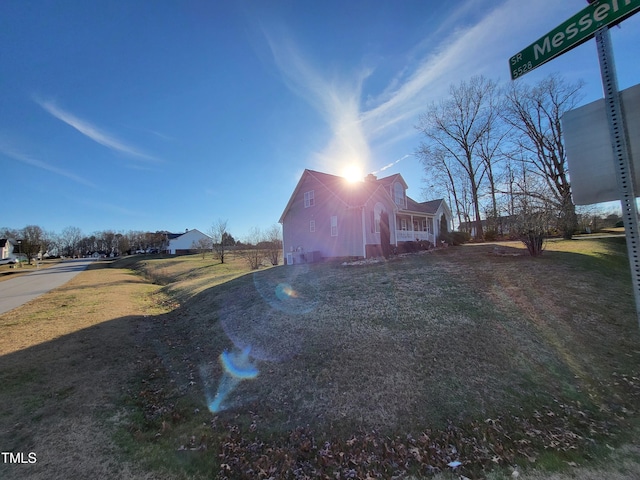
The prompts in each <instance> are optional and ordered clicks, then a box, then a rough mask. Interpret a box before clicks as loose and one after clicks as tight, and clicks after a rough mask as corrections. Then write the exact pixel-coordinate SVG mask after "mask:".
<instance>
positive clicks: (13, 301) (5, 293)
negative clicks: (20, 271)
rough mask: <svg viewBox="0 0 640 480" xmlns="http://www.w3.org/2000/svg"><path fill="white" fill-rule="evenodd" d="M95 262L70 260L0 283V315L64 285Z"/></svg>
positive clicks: (91, 260)
mask: <svg viewBox="0 0 640 480" xmlns="http://www.w3.org/2000/svg"><path fill="white" fill-rule="evenodd" d="M93 262H95V259H93V258H90V259H87V258H79V259H68V260H65V261H63V262H60V263H58V264H57V265H54V266H52V267H49V268H42V269H39V270H34V271H33V272H30V273H28V274H26V275H21V276H19V277H16V278H11V279H9V280H5V281H3V282H0V315H1V314H3V313H5V312H8V311H10V310H13V309H14V308H17V307H19V306H20V305H23V304H25V303H27V302H29V301H31V300H33V299H34V298H37V297H39V296H40V295H42V294H43V293H47V292H48V291H50V290H53V289H54V288H57V287H59V286H61V285H64V284H65V283H67V282H68V281H69V280H71V279H72V278H73V277H75V276H76V275H77V274H78V273H80V272H81V271H83V270H85V269H86V268H87V267H88V266H89V264H91V263H93Z"/></svg>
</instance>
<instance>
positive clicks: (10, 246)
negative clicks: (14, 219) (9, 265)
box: [0, 238, 18, 260]
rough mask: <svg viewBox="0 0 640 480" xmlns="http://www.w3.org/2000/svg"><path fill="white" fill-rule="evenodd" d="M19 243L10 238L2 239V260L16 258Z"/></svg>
mask: <svg viewBox="0 0 640 480" xmlns="http://www.w3.org/2000/svg"><path fill="white" fill-rule="evenodd" d="M17 245H18V243H17V242H16V241H15V240H11V239H10V238H0V260H4V259H5V258H14V257H15V256H16V255H14V253H18V248H17Z"/></svg>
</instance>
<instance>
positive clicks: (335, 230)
mask: <svg viewBox="0 0 640 480" xmlns="http://www.w3.org/2000/svg"><path fill="white" fill-rule="evenodd" d="M331 236H332V237H337V236H338V217H336V216H335V215H333V216H332V217H331Z"/></svg>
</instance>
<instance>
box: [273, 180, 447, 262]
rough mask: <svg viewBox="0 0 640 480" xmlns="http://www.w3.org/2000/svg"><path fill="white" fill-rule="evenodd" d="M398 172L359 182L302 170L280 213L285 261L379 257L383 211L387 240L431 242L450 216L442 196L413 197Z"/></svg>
mask: <svg viewBox="0 0 640 480" xmlns="http://www.w3.org/2000/svg"><path fill="white" fill-rule="evenodd" d="M407 188H408V187H407V184H406V182H405V181H404V179H403V178H402V176H401V175H399V174H396V175H391V176H389V177H384V178H381V179H378V178H376V177H375V176H374V175H368V176H367V178H366V179H365V181H364V182H354V183H350V182H348V181H347V180H346V179H344V178H342V177H338V176H335V175H329V174H327V173H321V172H317V171H313V170H305V171H304V172H303V174H302V177H301V178H300V180H299V181H298V184H297V185H296V188H295V190H294V191H293V194H292V195H291V198H290V199H289V203H287V206H286V207H285V209H284V212H283V213H282V216H281V217H280V223H281V224H282V237H283V249H284V257H285V259H286V260H287V263H289V264H290V263H297V262H305V261H314V260H317V259H320V258H341V257H360V258H369V257H374V256H379V255H380V253H381V250H380V214H381V213H382V212H386V213H387V214H388V216H389V227H390V236H391V244H392V245H399V244H400V243H402V242H408V241H419V240H426V241H429V242H431V243H432V244H435V243H436V241H437V238H438V235H439V234H440V231H441V228H443V227H445V226H446V229H447V230H448V231H451V227H452V225H453V222H452V220H453V216H452V214H451V211H450V210H449V207H448V206H447V204H446V202H445V201H444V200H442V199H440V200H432V201H429V202H422V203H420V202H416V201H415V200H413V199H411V198H410V197H408V196H407V194H406V190H407Z"/></svg>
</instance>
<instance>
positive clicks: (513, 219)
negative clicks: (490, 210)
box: [458, 215, 519, 237]
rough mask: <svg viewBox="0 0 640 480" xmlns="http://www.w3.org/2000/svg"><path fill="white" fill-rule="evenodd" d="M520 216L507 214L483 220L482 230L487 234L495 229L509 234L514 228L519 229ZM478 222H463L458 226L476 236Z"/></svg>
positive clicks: (460, 229)
mask: <svg viewBox="0 0 640 480" xmlns="http://www.w3.org/2000/svg"><path fill="white" fill-rule="evenodd" d="M518 222H519V217H518V216H516V215H505V216H501V217H497V218H492V219H489V220H488V219H484V220H481V221H480V223H482V231H483V232H484V233H485V234H486V233H487V232H489V231H494V232H495V233H496V234H497V235H509V234H510V233H511V231H512V230H517V226H518ZM476 223H477V222H475V221H473V222H462V223H461V224H460V225H459V226H458V230H459V231H460V232H468V233H469V235H471V236H472V237H475V236H476V230H477V225H476Z"/></svg>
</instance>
